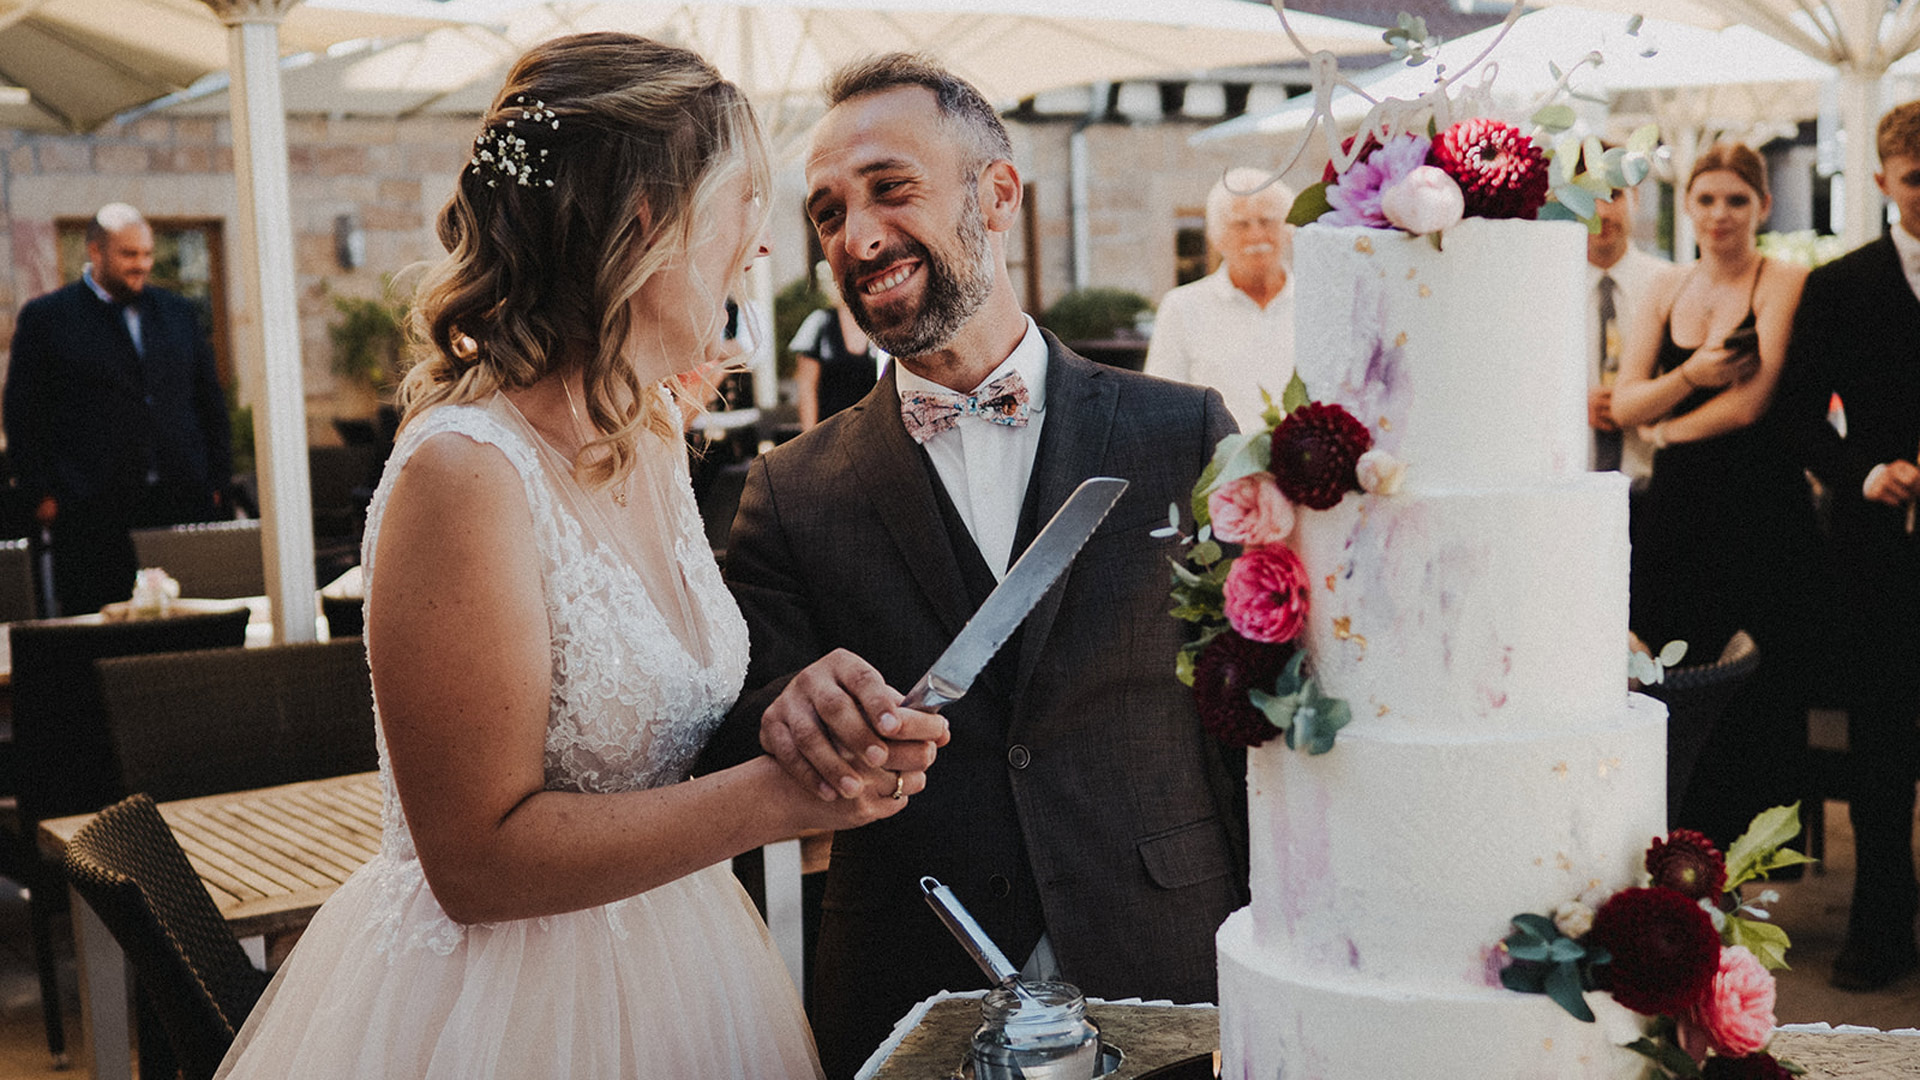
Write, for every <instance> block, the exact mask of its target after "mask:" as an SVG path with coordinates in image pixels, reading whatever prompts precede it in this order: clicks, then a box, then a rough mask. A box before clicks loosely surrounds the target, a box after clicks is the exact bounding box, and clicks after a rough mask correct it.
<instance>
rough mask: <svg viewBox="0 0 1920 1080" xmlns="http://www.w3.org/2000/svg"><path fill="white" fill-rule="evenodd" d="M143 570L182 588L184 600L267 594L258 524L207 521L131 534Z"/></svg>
mask: <svg viewBox="0 0 1920 1080" xmlns="http://www.w3.org/2000/svg"><path fill="white" fill-rule="evenodd" d="M133 552H134V555H135V556H136V557H138V558H139V560H140V565H141V566H157V567H160V568H161V569H163V570H165V571H166V572H167V573H169V574H171V575H172V576H173V577H174V579H175V580H177V581H178V582H180V595H182V596H195V597H204V598H207V599H210V600H230V599H233V598H234V597H239V596H259V595H261V594H263V593H265V592H266V591H267V571H266V562H265V556H263V555H262V554H261V551H260V523H259V522H258V521H208V522H202V523H199V524H194V525H175V526H172V527H171V528H160V529H135V530H133Z"/></svg>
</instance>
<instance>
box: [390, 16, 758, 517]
mask: <svg viewBox="0 0 1920 1080" xmlns="http://www.w3.org/2000/svg"><path fill="white" fill-rule="evenodd" d="M508 133H511V136H510V137H508V138H507V141H508V142H510V143H511V144H512V145H514V146H516V147H517V148H519V149H521V150H524V156H523V157H520V158H519V161H520V162H521V163H522V166H524V165H525V164H527V163H531V164H532V165H533V168H534V173H533V177H532V182H527V183H523V182H521V181H522V180H524V179H527V178H526V177H525V176H523V175H521V173H520V172H519V170H518V168H516V169H507V168H504V167H503V166H502V163H501V161H500V159H499V157H498V156H497V154H496V155H495V156H493V157H492V159H491V160H484V159H483V155H482V154H481V151H482V150H483V149H488V148H493V149H494V150H496V151H497V150H498V148H499V147H500V146H501V145H502V140H503V137H507V136H508ZM474 146H475V151H474V158H473V160H472V161H471V162H470V163H469V164H468V166H467V167H466V169H464V170H463V171H462V172H461V174H460V181H459V186H458V188H457V189H456V190H455V192H454V194H453V197H452V198H451V199H450V200H448V202H447V205H446V206H445V207H444V208H443V209H442V210H441V211H440V215H439V218H438V221H437V223H436V224H437V228H438V232H439V236H440V242H441V244H442V245H443V246H444V247H445V248H446V249H447V255H446V257H445V258H444V259H442V260H441V261H440V262H439V263H438V264H437V265H436V266H435V267H434V268H433V269H432V270H431V271H429V272H428V274H427V276H426V278H425V280H423V281H422V282H421V285H420V288H419V290H418V292H417V294H416V298H415V303H414V305H413V314H412V326H411V328H410V329H411V336H412V338H413V346H412V347H413V350H414V353H415V356H416V362H415V363H414V365H413V367H412V369H411V370H409V371H408V373H407V376H406V378H405V380H404V381H403V382H402V383H401V386H400V391H399V401H400V407H401V409H402V414H403V417H404V420H403V423H404V422H410V421H411V420H412V419H413V418H414V417H416V416H418V415H419V414H420V413H421V412H422V411H424V410H425V409H427V408H429V407H431V406H433V405H438V404H443V403H462V402H472V401H478V400H481V399H484V398H485V397H487V396H488V395H490V394H492V393H493V392H494V391H496V390H502V389H513V388H519V387H525V386H530V385H532V384H533V383H535V382H538V381H539V380H540V379H542V378H543V377H545V376H547V375H549V374H552V373H555V372H565V371H567V370H569V369H571V368H575V367H577V368H579V369H580V371H581V377H582V382H583V384H584V387H585V391H586V402H585V405H586V408H587V412H588V414H589V416H590V417H591V418H592V421H593V425H594V428H595V429H596V430H597V431H601V432H606V433H607V434H605V435H603V436H601V437H599V438H596V439H594V440H593V441H591V442H589V443H588V444H587V446H586V447H584V448H582V451H581V454H580V455H579V457H578V458H576V460H575V462H574V472H575V475H576V476H577V477H578V478H579V479H580V481H581V483H582V484H585V485H587V486H589V487H604V486H606V485H608V484H611V483H614V482H616V481H618V480H619V479H621V478H623V477H625V476H626V475H627V474H628V473H629V472H630V471H631V470H632V468H633V462H634V452H635V446H636V444H637V442H638V439H639V437H640V433H641V431H642V430H643V429H644V430H650V431H653V432H656V433H658V434H660V435H661V436H663V437H671V436H675V435H676V433H677V432H678V429H679V423H678V416H677V410H676V409H675V408H674V407H673V404H672V402H673V399H672V398H671V397H670V396H669V395H667V394H663V393H662V392H661V391H660V388H659V387H658V386H655V385H648V384H644V383H643V382H642V379H641V376H640V375H639V373H638V372H636V371H635V369H634V365H633V363H632V361H631V360H630V359H628V358H627V356H626V349H627V345H628V342H629V339H630V337H631V336H632V335H633V334H634V333H636V332H638V330H639V327H637V326H635V325H634V321H633V318H632V315H631V312H630V306H629V301H630V300H631V299H632V298H633V297H634V295H635V294H637V293H638V292H639V291H640V289H641V287H642V286H644V285H645V284H646V282H647V280H648V279H649V278H651V277H652V276H653V275H654V274H656V273H658V272H660V270H661V269H662V268H663V267H666V266H669V265H673V264H675V263H684V262H685V260H686V259H687V257H688V256H689V255H690V254H691V253H692V252H693V251H694V250H696V249H698V247H699V246H700V245H701V244H703V243H711V241H712V234H713V233H715V232H716V231H717V226H716V224H715V222H716V220H717V212H725V211H726V209H727V208H723V207H720V206H719V205H718V203H717V202H716V199H717V198H718V196H719V193H720V191H721V189H722V188H723V187H724V186H725V185H726V184H727V183H728V182H729V181H730V180H732V179H734V178H736V177H737V176H739V175H740V174H741V173H742V172H743V171H744V172H746V173H748V174H749V175H750V177H751V180H752V190H753V191H754V192H756V193H764V192H766V191H767V187H768V182H767V163H766V152H765V149H764V145H763V144H762V142H761V136H760V131H759V127H758V124H757V122H756V121H755V120H754V117H753V112H752V110H751V109H750V108H749V107H748V105H747V102H746V99H745V97H743V96H742V95H741V93H740V91H739V90H738V89H737V88H735V87H734V85H733V84H732V83H729V82H727V81H726V80H724V79H722V78H721V77H720V74H719V72H717V71H716V70H714V68H713V67H712V66H711V65H709V64H708V63H707V62H706V61H705V60H702V59H701V58H700V57H699V56H697V55H695V54H694V53H691V52H688V51H687V50H685V49H680V48H675V47H673V46H670V45H663V44H660V43H658V42H654V41H649V40H647V39H645V38H640V37H635V36H632V35H630V34H618V33H592V34H576V35H573V36H570V37H563V38H556V39H554V40H552V41H548V42H544V43H542V44H540V45H537V46H535V47H534V48H533V49H532V50H530V51H529V52H528V53H527V54H526V55H525V56H522V57H521V58H520V60H519V61H518V62H517V63H516V64H514V66H513V70H512V71H511V72H509V73H508V75H507V81H506V85H505V86H503V87H502V88H501V90H500V93H499V95H498V96H497V97H496V98H495V99H494V102H493V106H492V107H491V108H490V109H489V110H488V112H487V114H486V116H485V117H484V118H483V119H482V124H481V131H480V134H479V136H478V137H477V138H476V139H475V141H474ZM549 181H550V182H551V183H549ZM763 212H764V211H763ZM758 234H759V229H758V227H757V225H756V227H755V228H753V229H750V230H749V231H748V233H747V236H748V239H747V240H746V241H744V242H745V243H749V244H750V243H753V242H754V240H753V238H754V237H757V236H758ZM746 254H747V253H746V252H745V251H744V250H743V251H742V252H740V253H739V255H740V257H739V258H738V259H736V260H735V263H734V265H736V266H738V265H744V264H745V261H746ZM737 286H738V282H737V281H734V282H730V283H729V286H728V287H737ZM713 299H714V300H715V303H714V304H713V307H714V308H715V309H716V310H717V309H718V308H719V303H718V298H717V297H716V298H713ZM715 332H716V333H717V332H718V327H717V326H716V328H715ZM669 385H670V388H677V387H674V385H673V383H672V380H669Z"/></svg>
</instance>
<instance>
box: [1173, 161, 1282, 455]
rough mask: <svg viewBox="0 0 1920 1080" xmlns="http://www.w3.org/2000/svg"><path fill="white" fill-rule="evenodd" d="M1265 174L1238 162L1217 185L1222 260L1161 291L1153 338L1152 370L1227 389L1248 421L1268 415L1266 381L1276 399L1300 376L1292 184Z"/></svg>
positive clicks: (1211, 206) (1213, 219)
mask: <svg viewBox="0 0 1920 1080" xmlns="http://www.w3.org/2000/svg"><path fill="white" fill-rule="evenodd" d="M1267 179H1268V177H1267V174H1266V173H1264V172H1261V171H1260V170H1258V169H1233V170H1231V171H1229V172H1228V173H1227V175H1226V176H1225V177H1223V178H1222V179H1221V181H1220V182H1219V183H1217V184H1215V185H1214V186H1213V191H1212V192H1210V193H1208V195H1207V243H1209V244H1211V245H1213V248H1214V250H1216V251H1218V252H1219V253H1220V260H1221V261H1220V269H1218V270H1216V271H1214V272H1213V273H1211V274H1208V275H1207V276H1206V277H1204V278H1201V279H1200V280H1199V281H1196V282H1193V283H1192V284H1190V285H1182V286H1180V287H1179V288H1177V289H1174V290H1173V291H1172V292H1169V293H1168V294H1167V295H1166V296H1165V297H1163V298H1162V299H1161V301H1160V308H1159V310H1158V311H1157V312H1156V313H1155V315H1154V320H1153V341H1152V342H1151V343H1150V344H1149V345H1148V347H1147V365H1146V371H1147V374H1149V375H1158V376H1160V377H1162V378H1167V379H1175V380H1178V381H1180V382H1190V383H1198V384H1200V385H1201V386H1211V387H1213V388H1214V389H1216V390H1218V391H1220V396H1221V397H1223V398H1225V399H1226V402H1227V409H1228V411H1230V412H1232V413H1233V417H1234V419H1235V420H1237V421H1239V423H1240V428H1241V430H1242V431H1245V430H1248V429H1250V428H1252V427H1254V426H1256V425H1258V424H1259V423H1260V412H1261V409H1262V408H1263V406H1262V404H1261V401H1260V390H1261V388H1262V387H1264V388H1266V389H1267V390H1268V391H1269V392H1270V393H1272V395H1273V396H1274V398H1275V399H1276V400H1278V398H1279V397H1280V392H1281V391H1282V390H1284V389H1286V385H1287V381H1288V380H1289V379H1291V378H1293V290H1292V288H1290V286H1291V285H1292V281H1291V279H1290V277H1289V275H1288V273H1287V267H1288V265H1289V264H1290V263H1291V262H1292V261H1293V226H1291V225H1289V224H1287V211H1288V210H1290V209H1291V208H1292V207H1293V192H1292V191H1289V190H1288V189H1287V188H1286V186H1285V185H1283V184H1280V183H1274V184H1271V185H1269V186H1267V187H1264V188H1262V187H1261V186H1260V185H1262V184H1264V183H1266V181H1267ZM1256 188H1258V189H1259V190H1257V191H1256V190H1255V189H1256ZM1240 192H1251V194H1239V193H1240Z"/></svg>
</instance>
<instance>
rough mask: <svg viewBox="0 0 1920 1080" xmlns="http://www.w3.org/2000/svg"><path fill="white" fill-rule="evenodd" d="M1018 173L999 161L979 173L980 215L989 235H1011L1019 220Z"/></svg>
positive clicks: (1007, 164) (1019, 191)
mask: <svg viewBox="0 0 1920 1080" xmlns="http://www.w3.org/2000/svg"><path fill="white" fill-rule="evenodd" d="M1022 194H1023V190H1022V187H1021V184H1020V170H1018V169H1016V168H1014V167H1013V162H1011V161H1008V160H1006V159H1005V158H1001V159H999V160H997V161H994V162H992V163H991V164H989V165H988V166H987V167H986V168H985V169H982V170H981V171H980V212H981V216H982V217H984V218H986V222H987V231H988V232H997V233H1004V232H1012V231H1013V227H1014V225H1015V224H1017V223H1018V222H1019V220H1020V200H1021V197H1022Z"/></svg>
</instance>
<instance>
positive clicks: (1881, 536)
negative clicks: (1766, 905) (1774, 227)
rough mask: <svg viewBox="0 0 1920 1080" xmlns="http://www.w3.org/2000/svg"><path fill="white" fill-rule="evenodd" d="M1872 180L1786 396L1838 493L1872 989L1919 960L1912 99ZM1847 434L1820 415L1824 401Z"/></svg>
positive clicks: (1861, 899)
mask: <svg viewBox="0 0 1920 1080" xmlns="http://www.w3.org/2000/svg"><path fill="white" fill-rule="evenodd" d="M1878 143H1879V151H1880V170H1881V171H1880V172H1879V173H1878V174H1876V175H1875V176H1874V181H1875V182H1876V183H1878V184H1879V185H1880V190H1881V191H1882V192H1884V193H1885V194H1886V196H1887V198H1889V199H1890V200H1892V201H1893V203H1894V205H1895V206H1897V207H1899V210H1900V223H1899V224H1898V225H1897V226H1895V227H1894V229H1893V233H1892V235H1891V236H1889V237H1882V238H1880V239H1879V240H1876V241H1874V242H1873V243H1870V244H1868V245H1866V246H1865V247H1862V248H1859V249H1858V250H1856V251H1854V252H1852V253H1851V254H1848V255H1846V256H1845V257H1843V258H1841V259H1838V260H1836V261H1834V262H1832V263H1829V264H1827V265H1826V266H1823V267H1821V268H1819V269H1817V270H1815V271H1813V273H1812V274H1810V275H1809V276H1808V277H1807V287H1806V292H1805V294H1804V295H1803V297H1802V299H1801V301H1800V310H1799V314H1798V316H1797V317H1796V318H1795V320H1794V324H1793V340H1792V344H1791V346H1790V347H1789V352H1788V359H1787V367H1786V375H1785V380H1786V381H1785V383H1784V384H1783V388H1782V405H1783V406H1785V407H1788V408H1792V409H1795V410H1796V411H1797V412H1798V413H1799V416H1798V417H1797V421H1796V427H1797V430H1798V431H1799V432H1800V433H1802V434H1803V435H1804V436H1805V437H1806V439H1807V443H1808V450H1807V456H1806V462H1807V466H1808V468H1809V469H1811V470H1812V471H1813V473H1814V475H1816V476H1818V477H1819V478H1820V481H1821V483H1822V484H1824V485H1825V486H1826V488H1827V490H1828V491H1829V492H1830V493H1831V495H1832V500H1833V502H1832V507H1833V511H1832V512H1833V544H1834V550H1835V562H1836V568H1837V572H1838V575H1839V577H1840V582H1839V585H1840V589H1841V593H1840V595H1841V603H1840V604H1839V605H1838V607H1837V614H1838V617H1839V619H1840V620H1841V625H1840V627H1839V629H1840V631H1841V640H1840V642H1839V644H1840V645H1841V646H1842V648H1843V649H1844V656H1843V659H1842V664H1843V668H1844V672H1845V675H1846V683H1847V685H1848V686H1849V687H1850V688H1851V690H1852V696H1851V699H1850V700H1849V701H1847V702H1846V706H1847V741H1848V753H1847V763H1848V767H1849V769H1850V770H1851V773H1852V775H1851V776H1850V778H1849V779H1850V789H1849V791H1848V792H1847V796H1848V799H1849V804H1848V809H1849V811H1850V813H1851V815H1852V819H1853V833H1854V851H1855V856H1856V861H1857V863H1858V865H1859V870H1858V873H1857V875H1856V877H1855V879H1854V887H1853V907H1852V912H1851V914H1850V916H1849V918H1848V921H1847V940H1846V944H1845V946H1844V947H1843V948H1842V949H1841V951H1840V954H1839V956H1837V957H1836V958H1835V959H1834V963H1833V974H1832V982H1833V985H1835V986H1837V987H1840V988H1841V989H1846V990H1872V989H1877V988H1879V987H1881V986H1885V985H1887V984H1888V983H1891V982H1893V981H1894V980H1896V979H1898V978H1900V977H1901V976H1903V975H1905V974H1906V973H1908V972H1910V971H1912V970H1913V969H1914V967H1915V966H1916V964H1920V956H1916V953H1915V950H1914V916H1915V913H1916V900H1917V899H1920V888H1916V885H1915V881H1914V865H1913V812H1914V775H1915V773H1914V770H1915V761H1916V751H1920V734H1916V730H1917V729H1916V726H1915V725H1916V722H1920V665H1916V662H1915V661H1916V658H1917V657H1920V536H1916V535H1915V530H1914V516H1913V515H1914V500H1915V497H1916V496H1920V469H1916V467H1915V464H1914V459H1915V455H1916V452H1917V451H1920V102H1912V103H1909V104H1906V105H1902V106H1900V107H1898V108H1896V109H1894V110H1893V111H1891V112H1889V113H1888V114H1887V115H1886V116H1884V117H1882V118H1881V120H1880V127H1879V135H1878ZM1836 392H1837V393H1838V394H1839V395H1840V399H1841V401H1842V403H1843V404H1844V406H1845V409H1846V417H1847V421H1846V436H1845V437H1844V438H1842V437H1841V436H1840V434H1839V433H1838V432H1836V431H1835V430H1834V429H1833V428H1832V427H1831V426H1830V425H1828V424H1827V423H1826V422H1825V414H1826V410H1827V403H1828V400H1829V398H1830V395H1831V394H1833V393H1836Z"/></svg>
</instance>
